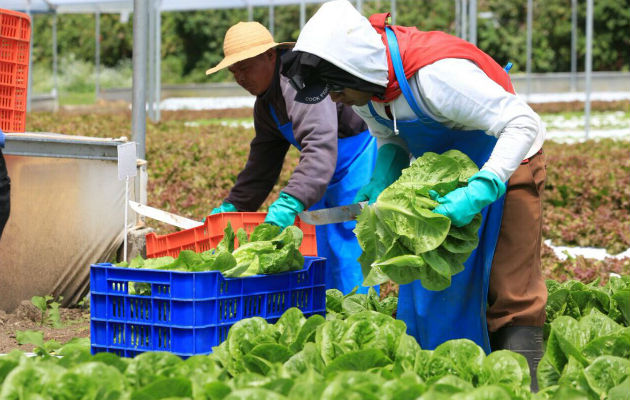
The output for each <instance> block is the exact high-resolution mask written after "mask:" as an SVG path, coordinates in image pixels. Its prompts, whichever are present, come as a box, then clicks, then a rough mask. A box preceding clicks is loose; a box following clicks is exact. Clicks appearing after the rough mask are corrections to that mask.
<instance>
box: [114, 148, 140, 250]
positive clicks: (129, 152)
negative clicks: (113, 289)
mask: <svg viewBox="0 0 630 400" xmlns="http://www.w3.org/2000/svg"><path fill="white" fill-rule="evenodd" d="M117 149H118V179H120V180H123V179H124V180H125V223H124V230H123V243H124V246H123V261H125V262H126V261H127V214H128V209H129V177H132V176H136V175H137V169H136V142H128V143H123V144H119V145H118V147H117Z"/></svg>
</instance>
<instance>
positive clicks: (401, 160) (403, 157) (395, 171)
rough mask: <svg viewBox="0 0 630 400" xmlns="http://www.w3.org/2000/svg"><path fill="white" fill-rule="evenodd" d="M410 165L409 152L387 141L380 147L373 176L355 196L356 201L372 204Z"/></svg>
mask: <svg viewBox="0 0 630 400" xmlns="http://www.w3.org/2000/svg"><path fill="white" fill-rule="evenodd" d="M408 166H409V154H408V153H407V152H406V151H405V149H403V148H402V147H400V146H397V145H395V144H392V143H387V144H384V145H382V146H381V147H379V149H378V153H377V154H376V163H375V165H374V172H373V173H372V178H370V182H368V184H367V185H364V186H363V187H362V188H361V189H359V191H358V192H357V194H356V196H354V203H358V202H360V201H366V200H367V201H368V203H369V204H372V203H374V202H375V201H376V198H377V197H378V195H379V194H381V192H382V191H383V190H385V188H386V187H388V186H389V185H391V184H392V183H394V181H396V179H398V178H399V177H400V174H401V172H402V170H403V169H405V168H407V167H408Z"/></svg>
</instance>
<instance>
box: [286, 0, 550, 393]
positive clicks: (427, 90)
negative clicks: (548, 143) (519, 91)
mask: <svg viewBox="0 0 630 400" xmlns="http://www.w3.org/2000/svg"><path fill="white" fill-rule="evenodd" d="M388 17H389V15H388V14H376V15H373V16H372V17H370V19H369V20H368V19H366V18H365V17H363V16H361V15H360V14H359V12H357V11H356V9H354V7H353V6H352V4H350V3H349V2H348V1H347V0H335V1H330V2H328V3H325V4H324V5H323V6H322V7H321V8H320V9H319V10H318V11H317V13H316V14H315V15H314V16H313V17H312V18H311V19H310V20H309V21H308V23H307V24H306V25H305V26H304V28H303V30H302V32H301V33H300V35H299V37H298V40H297V43H296V45H295V47H294V49H293V52H292V53H290V55H286V56H285V57H283V73H284V74H285V75H286V76H287V77H288V78H289V79H290V81H291V83H292V85H293V86H294V87H295V88H296V89H298V93H297V96H296V100H298V101H303V102H307V103H308V102H315V101H314V100H313V99H314V97H313V96H307V93H311V94H312V93H320V92H321V93H325V92H328V93H329V94H330V97H331V99H332V100H333V101H335V102H341V103H344V104H346V105H352V106H354V107H353V108H354V110H355V112H357V113H358V114H359V115H360V116H361V117H362V118H363V119H364V120H365V121H366V122H367V124H368V127H369V130H370V133H371V134H372V135H374V136H376V137H377V139H378V144H379V150H378V155H377V160H376V167H375V169H374V172H373V175H372V178H371V180H370V183H369V184H367V185H365V186H364V187H363V188H362V189H361V190H360V191H359V193H358V195H357V197H355V201H361V200H369V201H370V202H374V201H375V200H376V198H377V197H378V195H379V194H380V193H381V191H382V190H383V189H385V188H386V187H387V186H389V185H390V184H391V183H393V182H394V181H395V180H396V179H397V178H398V177H399V176H400V174H401V170H402V169H403V168H405V167H407V166H408V165H409V160H410V158H411V157H419V156H421V155H422V154H423V153H425V152H427V151H432V152H437V153H442V152H444V151H447V150H451V149H457V150H460V151H462V152H464V153H466V154H467V155H468V156H469V157H470V158H471V159H472V160H473V161H474V162H475V163H476V164H477V166H478V167H479V168H480V171H479V172H478V173H477V174H475V175H474V176H473V177H471V178H470V180H469V182H468V185H467V186H465V187H462V188H458V189H455V190H453V191H452V192H450V193H437V192H433V193H432V198H433V199H434V200H437V202H438V203H439V205H438V206H437V207H436V208H435V209H434V212H436V213H440V214H443V215H446V216H447V217H449V218H450V219H451V223H452V224H453V225H455V226H463V225H466V224H468V223H469V222H470V221H471V220H472V218H473V217H474V216H475V215H476V214H478V213H479V212H481V213H482V216H483V223H482V226H481V228H480V244H479V246H478V247H477V249H476V250H475V251H474V252H473V253H472V255H471V257H470V258H469V259H468V260H467V261H466V263H465V269H464V271H462V272H460V273H459V274H456V275H454V276H453V278H452V284H451V287H449V288H447V289H446V290H444V291H440V292H432V291H429V290H426V289H424V288H423V287H422V286H421V284H420V281H415V282H412V283H411V284H408V285H402V286H401V287H400V296H399V302H398V314H397V315H398V318H400V319H402V320H404V321H405V323H406V324H407V328H408V332H409V333H410V334H412V335H413V336H415V337H416V339H418V341H419V343H420V344H421V346H422V347H423V348H427V349H432V348H435V347H436V346H437V345H439V344H440V343H442V342H444V341H446V340H449V339H455V338H469V339H471V340H473V341H475V342H476V343H478V344H479V345H480V346H482V347H483V348H484V349H485V350H486V352H489V351H490V349H492V350H496V349H502V348H507V349H511V350H514V351H517V352H520V353H522V354H523V355H524V356H525V357H526V358H527V360H528V363H529V365H530V369H531V372H532V377H533V380H535V369H536V366H537V363H538V360H539V359H540V357H541V356H542V325H543V323H544V321H545V304H546V301H547V291H546V288H545V283H544V280H543V278H542V274H541V266H540V246H541V238H542V215H541V214H542V210H541V207H542V205H541V193H542V190H543V187H544V180H545V177H546V172H545V160H544V155H543V154H542V144H543V141H544V136H545V130H544V127H543V125H542V123H541V120H540V118H539V117H538V115H537V114H536V113H535V112H534V111H533V110H532V109H531V108H530V107H529V106H528V105H527V104H526V103H525V102H524V101H523V100H521V99H520V98H518V97H517V96H516V95H515V94H514V89H513V87H512V84H511V82H510V79H509V76H508V74H507V73H506V71H505V70H503V68H501V67H500V66H499V65H498V64H497V63H496V62H495V61H494V60H492V58H491V57H490V56H488V55H487V54H485V53H484V52H482V51H481V50H479V49H478V48H477V47H475V46H474V45H472V44H470V43H468V42H466V41H464V40H461V39H459V38H456V37H454V36H451V35H448V34H445V33H442V32H422V31H419V30H417V29H416V28H412V27H400V26H390V25H388V21H389V18H388ZM454 300H455V301H454ZM444 304H448V306H444ZM486 305H488V308H487V309H486ZM480 311H481V312H480ZM480 314H481V315H480ZM486 317H487V318H486ZM488 332H490V335H488ZM532 386H533V388H534V389H536V388H537V385H536V383H535V382H533V384H532Z"/></svg>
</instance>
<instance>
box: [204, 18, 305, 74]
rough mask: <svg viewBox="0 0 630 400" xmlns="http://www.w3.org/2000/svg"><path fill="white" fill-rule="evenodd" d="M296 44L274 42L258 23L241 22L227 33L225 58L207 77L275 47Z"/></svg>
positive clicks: (224, 48)
mask: <svg viewBox="0 0 630 400" xmlns="http://www.w3.org/2000/svg"><path fill="white" fill-rule="evenodd" d="M294 44H295V42H282V43H276V42H274V40H273V36H271V33H270V32H269V31H268V30H267V28H265V27H264V26H262V25H261V24H260V23H258V22H239V23H238V24H236V25H233V26H232V27H230V29H228V31H227V32H226V33H225V39H224V40H223V54H224V55H225V58H223V60H221V62H220V63H218V64H217V65H216V66H215V67H213V68H210V69H209V70H207V71H206V75H210V74H213V73H215V72H217V71H219V70H221V69H223V68H226V67H229V66H230V65H232V64H236V63H237V62H239V61H243V60H247V59H248V58H252V57H256V56H257V55H259V54H262V53H264V52H265V51H267V50H269V49H271V48H273V47H277V46H285V47H290V46H293V45H294Z"/></svg>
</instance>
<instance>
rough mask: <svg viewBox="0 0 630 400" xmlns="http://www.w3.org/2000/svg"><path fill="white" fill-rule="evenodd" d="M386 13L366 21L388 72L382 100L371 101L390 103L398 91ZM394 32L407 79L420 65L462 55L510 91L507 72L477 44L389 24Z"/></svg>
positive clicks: (441, 33) (439, 33) (374, 99)
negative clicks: (380, 43) (379, 43)
mask: <svg viewBox="0 0 630 400" xmlns="http://www.w3.org/2000/svg"><path fill="white" fill-rule="evenodd" d="M388 17H389V13H383V14H374V15H372V16H371V17H370V23H371V24H372V26H373V27H374V29H376V31H377V32H378V33H380V35H381V40H382V41H383V43H384V44H385V48H386V49H387V69H388V71H389V76H388V80H389V82H388V83H387V88H386V89H385V99H377V98H373V99H372V101H379V102H390V101H392V100H394V99H395V98H396V97H398V96H400V94H401V91H400V87H399V85H398V81H397V80H396V74H395V73H394V67H393V65H392V60H391V55H390V53H389V45H388V43H387V34H386V33H385V25H386V21H387V18H388ZM389 27H390V28H391V29H392V30H393V31H394V33H395V34H396V38H397V39H398V47H399V49H400V57H401V58H402V63H403V68H404V70H405V76H406V77H407V79H409V78H411V77H412V76H413V75H414V74H415V73H416V72H417V71H418V70H419V69H420V68H422V67H424V66H426V65H429V64H432V63H434V62H436V61H438V60H441V59H443V58H464V59H467V60H470V61H472V62H474V63H475V64H477V66H478V67H479V68H481V69H482V70H483V72H485V73H486V75H488V77H489V78H490V79H492V80H493V81H495V82H496V83H498V84H499V85H501V86H502V87H503V88H504V89H505V90H507V91H508V92H510V93H514V88H513V87H512V82H511V81H510V78H509V76H508V74H507V73H506V72H505V70H504V69H503V68H501V66H500V65H499V64H497V62H496V61H494V60H493V59H492V57H490V56H489V55H487V54H486V53H484V52H483V51H481V50H479V48H477V46H475V45H474V44H472V43H469V42H467V41H465V40H463V39H460V38H458V37H456V36H453V35H449V34H447V33H444V32H439V31H430V32H423V31H419V30H418V29H417V28H415V27H407V26H397V25H389Z"/></svg>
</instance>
